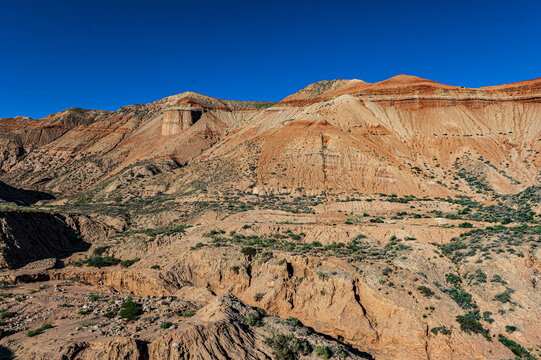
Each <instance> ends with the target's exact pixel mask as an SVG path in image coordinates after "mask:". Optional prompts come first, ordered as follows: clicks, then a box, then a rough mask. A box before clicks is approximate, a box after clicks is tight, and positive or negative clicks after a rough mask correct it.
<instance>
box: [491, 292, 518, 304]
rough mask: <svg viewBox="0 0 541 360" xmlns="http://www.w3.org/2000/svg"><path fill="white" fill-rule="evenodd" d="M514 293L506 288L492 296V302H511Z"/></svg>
mask: <svg viewBox="0 0 541 360" xmlns="http://www.w3.org/2000/svg"><path fill="white" fill-rule="evenodd" d="M514 292H515V290H513V289H510V288H507V289H505V291H504V292H501V293H499V294H496V295H494V300H498V301H499V302H502V303H504V304H505V303H508V302H511V294H512V293H514Z"/></svg>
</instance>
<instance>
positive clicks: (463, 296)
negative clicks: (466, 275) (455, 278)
mask: <svg viewBox="0 0 541 360" xmlns="http://www.w3.org/2000/svg"><path fill="white" fill-rule="evenodd" d="M445 292H446V293H448V294H449V295H451V297H452V298H453V300H454V301H455V302H456V303H457V304H458V306H460V307H461V308H463V309H470V308H472V307H473V303H472V301H473V300H472V296H471V294H469V293H467V292H465V291H464V290H462V289H457V288H450V289H447V290H445Z"/></svg>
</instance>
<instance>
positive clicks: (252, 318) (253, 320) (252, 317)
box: [244, 312, 261, 327]
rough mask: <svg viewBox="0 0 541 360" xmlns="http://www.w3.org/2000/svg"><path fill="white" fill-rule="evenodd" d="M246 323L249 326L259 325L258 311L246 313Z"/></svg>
mask: <svg viewBox="0 0 541 360" xmlns="http://www.w3.org/2000/svg"><path fill="white" fill-rule="evenodd" d="M244 321H246V324H248V325H250V326H256V327H258V326H261V319H260V318H259V313H253V312H249V313H248V315H246V317H245V318H244Z"/></svg>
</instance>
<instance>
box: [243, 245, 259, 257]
mask: <svg viewBox="0 0 541 360" xmlns="http://www.w3.org/2000/svg"><path fill="white" fill-rule="evenodd" d="M240 252H241V254H243V255H245V256H248V257H252V256H255V254H257V249H256V248H253V247H251V246H246V247H243V248H242V249H241V250H240Z"/></svg>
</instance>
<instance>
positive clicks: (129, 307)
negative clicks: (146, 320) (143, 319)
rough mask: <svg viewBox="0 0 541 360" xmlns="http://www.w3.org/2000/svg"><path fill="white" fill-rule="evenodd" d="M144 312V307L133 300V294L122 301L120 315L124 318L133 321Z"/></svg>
mask: <svg viewBox="0 0 541 360" xmlns="http://www.w3.org/2000/svg"><path fill="white" fill-rule="evenodd" d="M142 313H143V307H142V306H141V305H139V304H138V303H136V302H135V301H133V299H132V298H131V296H128V297H127V298H126V300H125V301H124V302H123V303H122V305H121V309H120V312H119V313H118V315H120V317H121V318H122V319H124V320H127V321H132V320H135V319H137V317H138V316H139V315H141V314H142Z"/></svg>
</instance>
